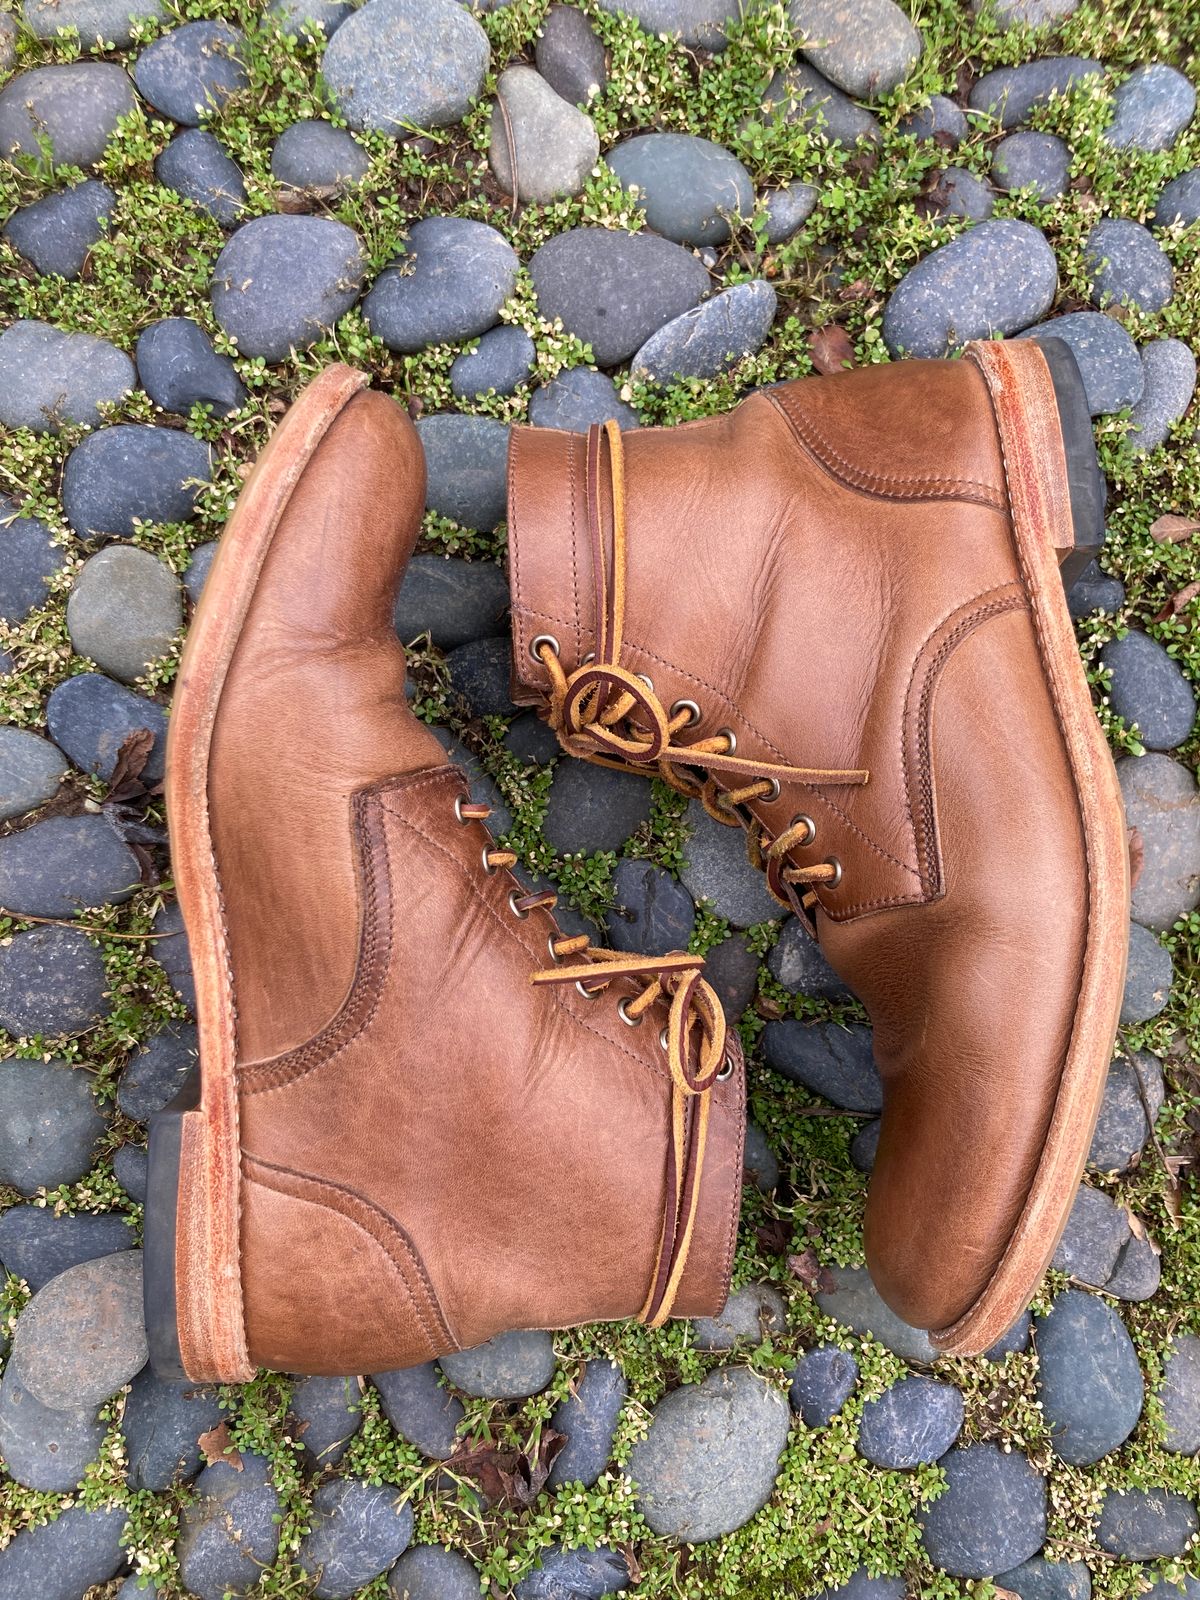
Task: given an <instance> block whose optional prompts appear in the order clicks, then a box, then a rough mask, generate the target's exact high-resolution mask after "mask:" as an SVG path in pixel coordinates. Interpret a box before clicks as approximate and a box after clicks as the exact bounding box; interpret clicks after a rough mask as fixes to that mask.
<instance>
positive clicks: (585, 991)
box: [575, 978, 603, 1000]
mask: <svg viewBox="0 0 1200 1600" xmlns="http://www.w3.org/2000/svg"><path fill="white" fill-rule="evenodd" d="M575 987H576V988H577V989H578V990H579V992H580V994H581V995H582V996H583V998H584V999H585V1000H599V998H600V996H601V994H602V992H603V991H602V990H601V989H598V988H597V989H589V988H587V987H586V986H585V985H584V983H583V981H582V979H579V978H577V979H576V980H575Z"/></svg>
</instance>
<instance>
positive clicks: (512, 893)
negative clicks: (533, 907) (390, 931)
mask: <svg viewBox="0 0 1200 1600" xmlns="http://www.w3.org/2000/svg"><path fill="white" fill-rule="evenodd" d="M520 898H521V896H520V895H519V894H518V893H517V891H516V890H515V889H510V890H509V891H508V909H509V910H510V911H511V912H512V914H513V916H514V917H520V918H521V920H522V922H523V921H524V920H525V918H526V917H527V916H528V915H529V913H528V911H522V910H521V908H520V906H519V905H518V904H517V901H518V900H519V899H520Z"/></svg>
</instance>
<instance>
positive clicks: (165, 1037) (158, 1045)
mask: <svg viewBox="0 0 1200 1600" xmlns="http://www.w3.org/2000/svg"><path fill="white" fill-rule="evenodd" d="M199 1049H200V1046H199V1039H198V1035H197V1032H196V1029H195V1027H194V1026H193V1025H192V1024H191V1023H187V1022H169V1023H168V1024H167V1026H166V1027H165V1028H164V1029H163V1030H162V1032H161V1033H156V1034H154V1035H153V1037H152V1038H150V1039H148V1040H147V1041H146V1043H145V1044H143V1045H139V1046H138V1048H137V1049H136V1050H135V1051H134V1053H133V1055H132V1056H131V1057H130V1059H129V1064H128V1065H127V1066H126V1068H125V1070H124V1071H123V1072H122V1074H121V1077H120V1080H119V1082H118V1084H117V1104H118V1105H119V1106H120V1108H121V1110H122V1111H123V1112H124V1113H125V1115H126V1116H127V1117H130V1118H131V1119H132V1120H133V1121H134V1122H148V1121H149V1120H150V1118H151V1117H152V1116H153V1114H154V1113H155V1112H156V1111H161V1110H162V1109H163V1107H164V1106H166V1105H169V1104H170V1102H171V1101H172V1100H173V1099H174V1098H175V1096H176V1095H177V1094H178V1093H179V1091H180V1090H181V1089H182V1088H183V1086H184V1084H185V1083H186V1081H187V1079H188V1076H189V1075H190V1073H192V1072H193V1071H194V1070H195V1067H196V1065H197V1062H198V1061H199Z"/></svg>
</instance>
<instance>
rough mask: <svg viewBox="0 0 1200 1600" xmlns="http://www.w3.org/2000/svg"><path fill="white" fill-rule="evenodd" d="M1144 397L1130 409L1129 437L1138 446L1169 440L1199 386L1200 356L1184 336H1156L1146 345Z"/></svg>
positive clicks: (1151, 447) (1142, 448) (1143, 363)
mask: <svg viewBox="0 0 1200 1600" xmlns="http://www.w3.org/2000/svg"><path fill="white" fill-rule="evenodd" d="M1142 376H1143V378H1144V379H1145V386H1144V387H1143V389H1142V398H1141V399H1140V400H1139V401H1138V403H1137V405H1135V406H1134V408H1133V410H1132V411H1131V412H1130V413H1129V432H1128V434H1127V435H1126V437H1127V438H1128V440H1129V443H1130V445H1131V446H1132V447H1133V449H1134V450H1153V449H1155V448H1156V447H1157V446H1158V445H1160V444H1163V443H1165V441H1166V438H1167V435H1168V434H1169V433H1170V431H1171V428H1172V427H1173V425H1174V424H1175V423H1176V422H1178V421H1179V420H1180V419H1181V418H1182V416H1183V415H1184V413H1185V412H1186V411H1187V408H1188V406H1190V405H1191V403H1192V395H1193V394H1194V393H1195V389H1196V357H1195V356H1194V355H1193V354H1192V351H1191V349H1190V348H1189V346H1187V345H1186V344H1184V342H1183V340H1182V339H1155V340H1154V341H1153V343H1151V344H1147V345H1143V346H1142Z"/></svg>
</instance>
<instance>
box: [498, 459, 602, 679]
mask: <svg viewBox="0 0 1200 1600" xmlns="http://www.w3.org/2000/svg"><path fill="white" fill-rule="evenodd" d="M586 460H587V441H586V439H585V437H584V435H583V434H579V433H562V432H560V431H559V430H558V429H556V428H514V429H513V430H512V435H511V438H510V442H509V447H508V571H509V587H510V589H511V591H512V618H513V625H512V636H513V657H512V698H513V700H514V702H515V703H516V704H517V705H524V706H527V705H541V704H542V703H543V702H544V701H545V698H546V689H547V680H546V669H545V668H544V667H543V666H542V664H541V663H540V662H539V661H537V660H535V658H534V657H533V655H532V653H531V646H532V645H533V643H534V641H535V640H536V639H538V638H539V637H540V636H544V635H548V636H549V637H550V638H551V639H553V640H554V641H555V643H556V645H557V648H558V655H559V659H560V661H561V662H562V665H563V668H564V669H565V670H566V671H567V672H568V673H569V672H571V671H573V670H574V668H575V667H577V666H578V665H579V664H580V662H581V661H582V659H583V657H584V656H585V655H586V654H587V653H588V652H589V651H590V650H592V649H594V648H595V609H596V608H595V596H594V591H593V581H592V559H591V553H590V550H589V548H588V544H587V500H586Z"/></svg>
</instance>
